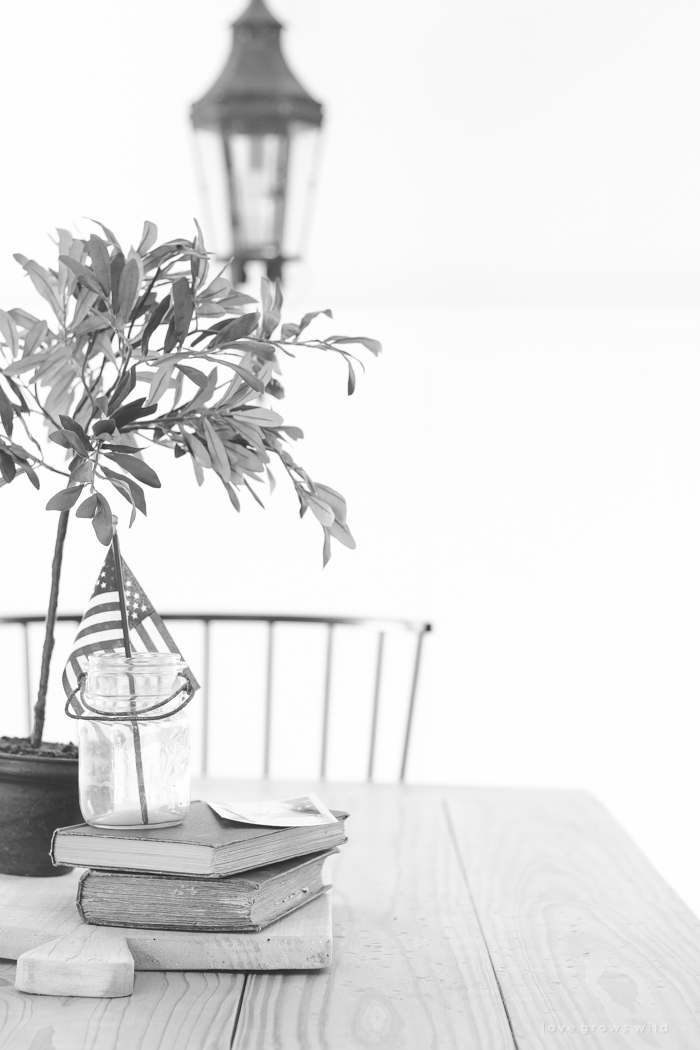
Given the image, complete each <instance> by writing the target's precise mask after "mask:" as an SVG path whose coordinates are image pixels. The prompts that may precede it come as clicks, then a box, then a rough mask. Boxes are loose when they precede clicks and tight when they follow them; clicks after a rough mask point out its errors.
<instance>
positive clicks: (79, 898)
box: [75, 869, 91, 922]
mask: <svg viewBox="0 0 700 1050" xmlns="http://www.w3.org/2000/svg"><path fill="white" fill-rule="evenodd" d="M90 874H91V873H90V870H89V869H88V870H87V871H84V872H83V874H82V875H81V876H80V879H79V881H78V892H77V894H76V896H75V906H76V908H77V909H78V915H79V916H80V918H81V919H82V920H83V922H87V921H88V919H87V918H86V915H85V909H84V908H83V893H84V891H85V883H86V882H87V880H88V879H89V878H90Z"/></svg>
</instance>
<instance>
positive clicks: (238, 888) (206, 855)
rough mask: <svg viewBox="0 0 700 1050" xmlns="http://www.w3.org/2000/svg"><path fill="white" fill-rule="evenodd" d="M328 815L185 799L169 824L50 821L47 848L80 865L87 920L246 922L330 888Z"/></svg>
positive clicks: (332, 835)
mask: <svg viewBox="0 0 700 1050" xmlns="http://www.w3.org/2000/svg"><path fill="white" fill-rule="evenodd" d="M333 815H334V816H335V817H336V822H335V823H332V824H317V825H307V826H303V827H291V828H290V827H287V828H273V827H262V826H253V825H249V824H238V823H232V822H231V821H228V820H224V819H222V818H221V817H219V816H218V814H216V813H215V812H214V811H213V810H212V809H210V807H209V806H208V805H207V804H206V802H193V803H192V804H191V806H190V809H189V812H188V814H187V816H186V818H185V820H184V821H183V823H182V824H178V825H176V826H175V827H169V828H167V827H166V828H152V829H146V828H143V829H142V828H138V829H129V830H121V829H116V828H96V827H91V826H90V825H89V824H77V825H75V826H74V827H70V828H59V829H58V831H56V832H55V834H54V838H53V842H52V844H51V857H52V860H53V862H54V864H68V865H73V866H75V867H85V868H87V869H88V870H87V871H86V872H84V873H83V875H82V877H81V879H80V883H79V888H78V897H77V906H78V911H79V912H80V915H81V917H82V918H83V919H84V921H85V922H88V923H91V924H93V925H97V926H127V927H129V926H131V927H142V928H144V929H152V930H197V931H200V932H209V933H226V932H233V931H236V932H244V931H251V932H252V931H257V930H261V929H263V928H264V927H265V926H268V925H269V924H270V923H272V922H275V921H276V920H277V919H281V918H282V917H283V916H284V915H288V914H289V913H290V912H292V911H295V910H296V909H297V908H300V907H302V906H303V905H304V904H307V903H308V902H309V901H312V900H314V899H315V898H316V897H319V896H320V895H321V894H322V893H325V892H326V890H328V889H329V888H330V886H329V883H328V874H327V866H326V861H327V859H328V858H329V857H330V856H331V855H332V854H334V853H337V852H338V847H339V846H340V845H342V844H343V843H344V842H345V841H346V838H345V818H346V817H347V814H346V813H338V812H334V813H333ZM324 869H326V871H324Z"/></svg>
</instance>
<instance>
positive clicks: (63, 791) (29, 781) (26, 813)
mask: <svg viewBox="0 0 700 1050" xmlns="http://www.w3.org/2000/svg"><path fill="white" fill-rule="evenodd" d="M82 820H83V817H82V814H81V812H80V805H79V802H78V759H77V758H48V757H45V756H42V755H4V754H2V752H0V872H3V873H4V874H6V875H38V876H44V875H65V874H66V873H67V872H69V871H70V870H71V869H70V868H67V867H58V868H55V867H54V866H53V864H52V863H51V858H50V856H49V849H50V848H51V836H52V835H53V833H54V831H55V830H56V828H61V827H65V826H66V825H68V824H80V823H82Z"/></svg>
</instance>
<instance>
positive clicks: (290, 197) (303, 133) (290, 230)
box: [283, 127, 320, 259]
mask: <svg viewBox="0 0 700 1050" xmlns="http://www.w3.org/2000/svg"><path fill="white" fill-rule="evenodd" d="M319 142H320V133H319V129H318V128H310V127H298V128H296V129H295V130H293V131H292V133H291V135H290V140H289V164H288V174H287V210H286V214H285V222H284V242H283V247H284V253H283V254H284V255H285V257H286V258H290V259H297V258H299V257H301V256H303V255H304V254H305V249H306V243H305V241H306V236H307V234H308V230H309V223H310V219H311V208H312V204H313V191H314V183H315V180H316V173H317V167H318V160H319Z"/></svg>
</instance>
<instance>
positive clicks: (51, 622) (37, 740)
mask: <svg viewBox="0 0 700 1050" xmlns="http://www.w3.org/2000/svg"><path fill="white" fill-rule="evenodd" d="M69 514H70V511H67V510H62V511H61V513H60V516H59V519H58V531H57V533H56V546H55V547H54V552H53V564H52V566H51V594H50V596H49V608H48V612H47V613H46V633H45V634H44V649H43V652H42V654H41V674H40V675H39V692H38V694H37V698H36V704H35V705H34V728H33V729H32V747H39V745H40V744H41V738H42V736H43V733H44V719H45V717H46V692H47V690H48V687H49V670H50V668H51V654H52V653H53V646H54V631H55V628H56V613H57V611H58V587H59V584H60V582H61V562H62V561H63V545H64V543H65V541H66V530H67V529H68V517H69Z"/></svg>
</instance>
